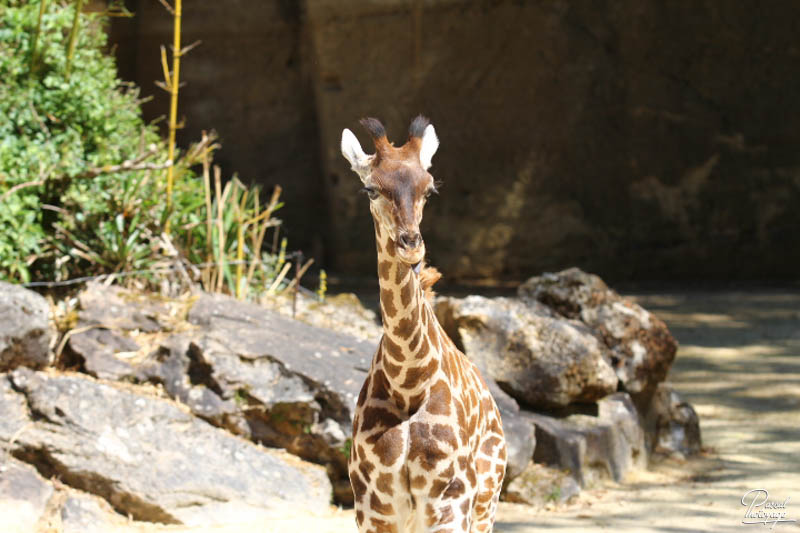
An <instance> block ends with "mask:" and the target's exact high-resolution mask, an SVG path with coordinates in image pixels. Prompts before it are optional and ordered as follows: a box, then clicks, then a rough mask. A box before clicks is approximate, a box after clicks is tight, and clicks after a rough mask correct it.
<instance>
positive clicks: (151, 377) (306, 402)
mask: <svg viewBox="0 0 800 533" xmlns="http://www.w3.org/2000/svg"><path fill="white" fill-rule="evenodd" d="M104 290H106V288H105V287H98V286H93V287H91V288H89V289H87V291H86V293H85V294H81V296H80V301H81V306H82V310H81V313H80V320H81V323H80V324H81V325H85V324H87V323H88V324H95V327H93V328H91V329H89V330H87V331H83V332H80V333H76V334H74V335H73V336H72V338H71V340H70V342H69V348H70V350H69V353H70V354H72V356H73V358H74V359H75V363H77V364H78V366H79V367H82V368H84V369H85V370H86V372H87V373H89V374H91V375H94V376H97V377H105V378H108V379H115V380H125V381H132V382H139V383H143V382H150V383H154V384H160V385H162V386H163V388H164V390H165V391H166V392H167V394H169V396H170V397H172V398H173V399H176V400H178V401H180V402H181V403H183V404H185V405H186V406H188V407H189V408H190V409H191V411H192V413H194V414H195V415H196V416H199V417H201V418H203V419H204V420H206V421H208V422H210V423H212V424H214V425H216V426H219V427H221V428H224V429H227V430H229V431H231V432H233V433H235V434H237V435H240V436H243V437H245V438H248V439H250V440H253V441H254V442H257V443H261V444H264V445H267V446H273V447H279V448H284V449H286V450H288V451H289V452H291V453H293V454H295V455H298V456H300V457H301V458H304V459H307V460H310V461H313V462H316V463H319V464H323V465H325V466H326V468H327V470H328V472H329V474H330V477H331V481H332V482H334V485H335V486H336V487H338V489H337V490H336V494H337V495H339V496H340V497H341V498H338V497H337V501H338V502H339V503H343V504H346V503H348V502H350V501H352V491H351V490H350V488H349V481H348V473H347V465H346V462H347V457H346V454H345V453H343V450H346V449H347V446H348V439H349V438H350V433H351V426H352V418H353V411H354V408H355V400H356V398H357V397H358V393H359V391H360V389H361V385H362V383H363V381H364V379H365V378H366V371H367V369H368V368H369V365H370V362H371V360H372V355H373V353H374V351H375V349H376V343H375V342H371V341H370V342H367V341H363V340H359V339H357V338H355V337H352V336H350V335H347V334H342V333H339V332H335V331H330V330H326V329H322V328H319V327H314V326H310V325H308V324H305V323H303V322H300V321H297V320H293V319H291V318H288V317H286V316H282V315H281V314H279V313H276V312H275V311H273V310H270V309H265V308H263V307H261V306H259V305H255V304H252V303H246V302H241V301H238V300H236V299H234V298H230V297H226V296H222V295H213V296H212V295H208V294H199V295H196V296H194V297H193V298H192V299H191V302H192V303H191V309H189V306H183V307H181V306H182V304H181V302H172V301H159V300H155V301H154V300H153V299H152V298H148V297H146V296H142V295H138V294H136V293H133V292H131V291H127V290H125V289H121V288H114V290H113V291H112V293H111V296H110V297H109V298H110V299H111V301H113V302H115V303H114V304H113V306H114V312H113V313H112V318H111V319H110V320H108V321H105V322H103V321H102V320H103V311H102V308H103V306H105V305H106V303H105V300H103V298H101V297H100V294H101V292H102V291H104ZM352 304H354V302H352V301H351V302H350V306H351V307H352V306H353V305H352ZM301 308H303V309H306V307H304V306H301ZM362 310H363V309H362ZM308 312H309V316H310V311H308ZM180 314H184V315H187V318H188V323H187V322H177V321H176V320H175V319H174V318H172V317H173V316H175V315H180ZM347 316H350V315H347ZM142 324H143V325H144V327H146V328H150V329H148V330H147V332H144V330H143V329H139V330H137V329H131V328H136V327H138V326H139V325H142ZM154 327H158V328H160V329H159V330H155V331H154V330H152V328H154ZM170 330H174V332H170ZM148 347H151V349H149V350H148ZM136 350H138V351H139V354H138V355H136V356H135V357H130V355H131V353H132V352H134V351H136ZM148 352H149V353H148ZM142 353H147V355H146V356H144V355H141V354H142ZM342 480H344V482H345V484H346V487H345V486H344V485H343V484H341V483H339V482H340V481H342ZM340 485H342V486H341V487H340Z"/></svg>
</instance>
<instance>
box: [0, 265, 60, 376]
mask: <svg viewBox="0 0 800 533" xmlns="http://www.w3.org/2000/svg"><path fill="white" fill-rule="evenodd" d="M53 335H54V331H53V329H52V327H51V326H50V306H49V304H48V303H47V300H45V299H44V298H43V297H42V296H40V295H39V294H37V293H35V292H33V291H30V290H28V289H25V288H23V287H20V286H18V285H12V284H10V283H6V282H3V281H0V372H5V371H8V370H13V369H14V368H17V367H18V366H27V367H31V368H42V367H45V366H47V365H49V364H50V363H52V361H53V354H52V352H51V351H50V341H51V340H52V338H53Z"/></svg>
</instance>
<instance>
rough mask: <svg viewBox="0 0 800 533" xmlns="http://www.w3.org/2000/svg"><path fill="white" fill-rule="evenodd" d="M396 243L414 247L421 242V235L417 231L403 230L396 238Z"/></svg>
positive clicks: (405, 246)
mask: <svg viewBox="0 0 800 533" xmlns="http://www.w3.org/2000/svg"><path fill="white" fill-rule="evenodd" d="M397 240H398V244H399V245H400V246H402V247H403V248H409V249H414V248H416V247H418V246H419V244H420V243H421V242H422V235H420V234H419V233H417V232H413V233H412V232H409V231H406V232H403V233H401V234H400V236H399V237H398V238H397Z"/></svg>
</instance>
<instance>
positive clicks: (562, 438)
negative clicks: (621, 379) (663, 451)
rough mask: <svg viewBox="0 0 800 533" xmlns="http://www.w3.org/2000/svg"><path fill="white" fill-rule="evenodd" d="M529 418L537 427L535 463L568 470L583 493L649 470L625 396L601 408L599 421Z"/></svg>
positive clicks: (634, 416)
mask: <svg viewBox="0 0 800 533" xmlns="http://www.w3.org/2000/svg"><path fill="white" fill-rule="evenodd" d="M525 415H526V416H528V417H529V419H530V420H531V421H533V423H534V425H535V426H536V450H535V451H534V454H533V459H534V461H536V462H537V463H542V464H547V465H550V466H554V467H557V468H560V469H564V470H567V471H568V472H569V473H570V474H571V475H572V476H573V477H575V479H576V480H577V481H578V483H580V485H581V486H582V487H586V486H588V485H592V484H593V483H594V482H595V481H597V480H598V479H603V478H611V479H613V480H615V481H621V480H622V479H623V478H624V476H625V474H626V473H627V472H628V471H630V470H632V469H635V468H643V467H644V466H645V465H646V462H647V450H646V448H645V441H644V432H643V431H642V428H641V426H640V425H639V415H638V413H637V411H636V408H635V407H634V405H633V402H632V401H631V399H630V396H629V395H628V394H627V393H616V394H612V395H611V396H608V397H606V398H603V399H602V400H600V401H599V402H597V413H596V414H595V415H587V414H573V415H570V416H567V417H565V418H554V417H551V416H547V415H543V414H537V413H525Z"/></svg>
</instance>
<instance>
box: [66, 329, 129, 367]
mask: <svg viewBox="0 0 800 533" xmlns="http://www.w3.org/2000/svg"><path fill="white" fill-rule="evenodd" d="M76 331H78V333H74V334H72V335H70V337H69V341H67V347H68V356H67V357H66V358H65V362H66V364H67V366H73V365H76V366H78V367H81V368H83V369H84V370H85V371H86V373H87V374H89V375H91V376H94V377H97V378H101V379H112V380H123V379H131V378H133V377H134V375H135V371H134V368H133V366H132V365H131V364H130V363H128V362H127V361H125V360H123V359H121V358H119V357H118V354H121V353H122V354H125V353H130V352H135V351H137V350H139V345H138V344H136V342H135V341H133V340H132V339H130V338H129V337H126V336H124V335H123V334H121V333H120V332H118V331H113V330H110V329H106V328H102V327H93V328H90V329H86V330H84V328H82V327H79V328H77V330H76Z"/></svg>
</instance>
